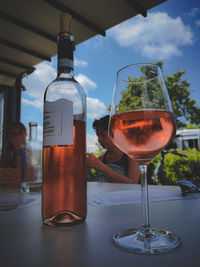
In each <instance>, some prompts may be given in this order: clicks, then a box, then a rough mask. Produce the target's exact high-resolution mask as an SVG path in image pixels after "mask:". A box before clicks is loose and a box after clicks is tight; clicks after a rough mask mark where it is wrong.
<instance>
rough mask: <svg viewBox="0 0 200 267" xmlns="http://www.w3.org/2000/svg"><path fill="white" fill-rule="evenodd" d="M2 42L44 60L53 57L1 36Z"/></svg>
mask: <svg viewBox="0 0 200 267" xmlns="http://www.w3.org/2000/svg"><path fill="white" fill-rule="evenodd" d="M0 44H3V45H5V46H8V47H11V48H13V49H15V50H18V51H21V52H23V53H25V54H29V55H31V56H34V57H37V58H40V59H42V60H47V61H51V58H50V57H47V56H45V55H42V54H40V53H38V52H36V51H33V50H31V49H28V48H25V47H23V46H21V45H17V44H15V43H13V42H11V41H8V40H5V39H3V38H0Z"/></svg>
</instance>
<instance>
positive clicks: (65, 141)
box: [43, 98, 73, 146]
mask: <svg viewBox="0 0 200 267" xmlns="http://www.w3.org/2000/svg"><path fill="white" fill-rule="evenodd" d="M51 145H73V102H72V101H70V100H68V99H64V98H61V99H58V100H56V101H54V102H49V101H46V102H45V103H44V122H43V146H51Z"/></svg>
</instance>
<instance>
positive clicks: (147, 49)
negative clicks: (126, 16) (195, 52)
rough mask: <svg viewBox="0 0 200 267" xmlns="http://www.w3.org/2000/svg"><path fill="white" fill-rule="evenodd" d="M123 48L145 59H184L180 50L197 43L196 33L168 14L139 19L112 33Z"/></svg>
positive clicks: (130, 21)
mask: <svg viewBox="0 0 200 267" xmlns="http://www.w3.org/2000/svg"><path fill="white" fill-rule="evenodd" d="M108 35H111V36H112V37H113V38H114V39H115V40H116V41H117V42H118V44H119V45H120V46H124V47H132V48H133V49H135V50H136V51H137V52H139V53H141V54H142V55H143V56H146V57H148V58H153V59H167V58H170V57H172V56H180V55H181V54H182V53H181V50H180V48H181V47H182V46H184V45H191V44H192V43H193V38H194V37H193V33H192V30H191V29H190V27H189V26H187V25H184V23H183V21H182V19H181V18H180V17H177V18H171V17H170V16H169V15H168V14H167V13H165V12H156V13H149V14H148V16H147V18H143V17H142V16H137V17H135V18H133V19H130V20H128V21H126V22H124V23H122V24H120V25H118V26H116V27H114V28H112V29H111V30H110V31H108Z"/></svg>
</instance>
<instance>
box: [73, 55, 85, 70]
mask: <svg viewBox="0 0 200 267" xmlns="http://www.w3.org/2000/svg"><path fill="white" fill-rule="evenodd" d="M87 65H88V63H87V62H86V61H85V60H80V59H78V58H76V57H75V59H74V66H75V67H81V68H83V67H86V66H87Z"/></svg>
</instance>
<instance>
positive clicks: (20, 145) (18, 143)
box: [0, 122, 34, 188]
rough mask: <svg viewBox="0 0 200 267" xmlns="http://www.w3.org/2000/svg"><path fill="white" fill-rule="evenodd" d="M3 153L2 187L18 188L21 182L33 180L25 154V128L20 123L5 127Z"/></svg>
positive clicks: (31, 170) (0, 181)
mask: <svg viewBox="0 0 200 267" xmlns="http://www.w3.org/2000/svg"><path fill="white" fill-rule="evenodd" d="M5 138H6V139H5V140H6V143H5V153H4V154H3V155H2V158H1V161H0V167H1V168H2V169H1V179H0V185H1V188H2V187H3V188H4V187H8V188H9V187H14V188H15V187H20V185H21V182H23V180H26V179H28V180H33V178H34V170H33V168H32V167H31V166H29V164H28V161H27V158H26V153H25V141H26V127H25V126H24V125H23V124H22V123H21V122H11V123H9V124H8V125H7V128H6V134H5Z"/></svg>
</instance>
